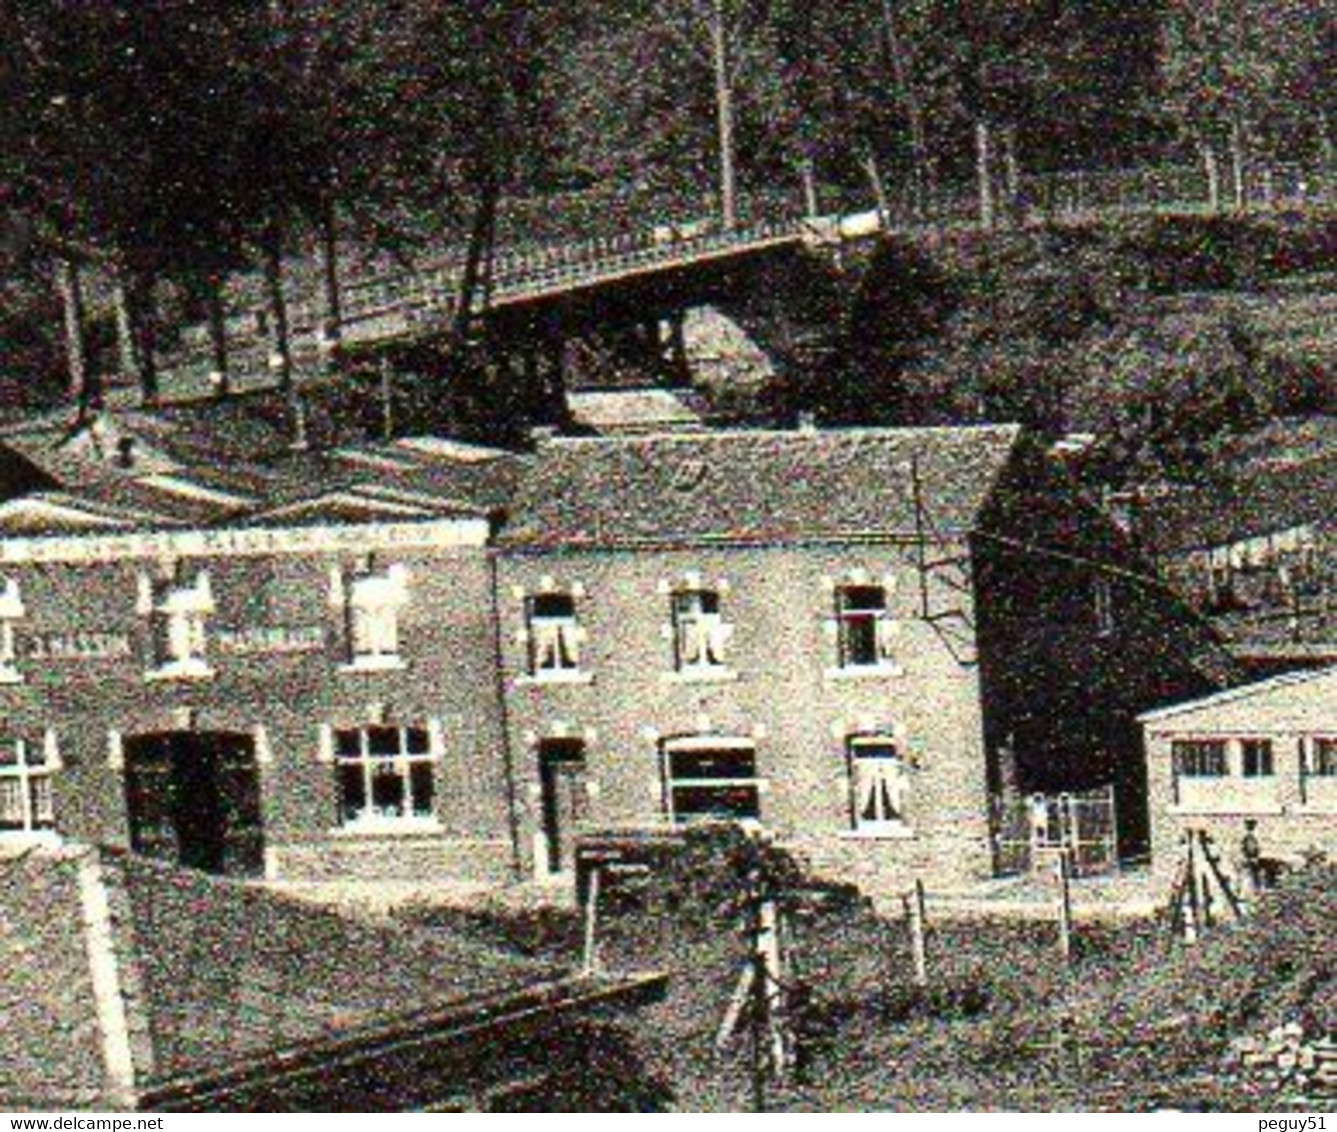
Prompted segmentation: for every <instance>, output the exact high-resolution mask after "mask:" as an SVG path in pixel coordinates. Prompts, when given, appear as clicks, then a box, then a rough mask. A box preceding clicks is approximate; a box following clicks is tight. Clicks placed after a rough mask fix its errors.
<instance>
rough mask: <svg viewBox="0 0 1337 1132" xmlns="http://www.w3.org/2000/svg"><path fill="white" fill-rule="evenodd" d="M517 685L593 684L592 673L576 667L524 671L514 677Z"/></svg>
mask: <svg viewBox="0 0 1337 1132" xmlns="http://www.w3.org/2000/svg"><path fill="white" fill-rule="evenodd" d="M515 683H516V685H517V686H518V687H521V688H526V687H530V686H537V687H542V686H544V685H550V684H593V683H594V673H593V672H586V671H583V670H581V669H578V668H573V669H568V670H564V671H559V672H544V673H541V674H535V673H531V672H526V673H525V674H523V675H521V676H517V677H516V678H515Z"/></svg>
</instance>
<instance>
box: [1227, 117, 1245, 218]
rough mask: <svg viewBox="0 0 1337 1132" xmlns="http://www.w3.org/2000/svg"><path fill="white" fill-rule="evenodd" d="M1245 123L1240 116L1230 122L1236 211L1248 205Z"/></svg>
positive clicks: (1232, 187) (1231, 163) (1232, 184)
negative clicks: (1245, 176) (1245, 180)
mask: <svg viewBox="0 0 1337 1132" xmlns="http://www.w3.org/2000/svg"><path fill="white" fill-rule="evenodd" d="M1244 149H1245V143H1244V125H1243V123H1241V122H1240V120H1239V119H1238V118H1236V119H1233V120H1232V121H1231V123H1230V184H1231V189H1232V191H1233V193H1234V200H1235V211H1237V212H1243V211H1244V209H1245V208H1246V207H1247V206H1248V203H1249V202H1248V192H1247V186H1246V185H1245V183H1244V173H1245V160H1246V158H1245V152H1244Z"/></svg>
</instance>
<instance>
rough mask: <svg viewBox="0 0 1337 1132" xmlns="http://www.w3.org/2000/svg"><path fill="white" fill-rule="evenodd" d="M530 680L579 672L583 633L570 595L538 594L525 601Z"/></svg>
mask: <svg viewBox="0 0 1337 1132" xmlns="http://www.w3.org/2000/svg"><path fill="white" fill-rule="evenodd" d="M525 621H526V629H527V630H528V639H529V672H530V675H531V676H535V677H539V678H542V677H544V676H548V677H557V676H561V675H563V674H566V673H575V672H579V671H580V646H581V643H582V642H583V640H584V632H583V630H582V629H581V627H580V623H579V621H578V619H577V616H576V599H575V597H574V595H572V594H570V593H543V594H535V595H534V596H532V597H530V598H527V599H526V601H525Z"/></svg>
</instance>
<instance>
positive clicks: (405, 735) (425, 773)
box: [335, 726, 435, 828]
mask: <svg viewBox="0 0 1337 1132" xmlns="http://www.w3.org/2000/svg"><path fill="white" fill-rule="evenodd" d="M335 756H336V761H337V765H338V774H339V818H340V821H341V823H342V824H343V825H344V826H346V827H352V828H357V827H366V826H382V825H384V826H394V825H395V824H397V823H398V824H402V823H406V822H413V821H415V820H416V821H426V820H430V819H431V817H432V813H433V810H432V797H433V791H434V788H435V780H434V763H435V759H434V758H433V755H432V745H431V739H430V736H429V735H428V731H427V728H425V727H388V726H377V727H358V728H351V729H348V730H343V731H336V732H335Z"/></svg>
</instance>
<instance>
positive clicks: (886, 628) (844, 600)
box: [836, 585, 891, 668]
mask: <svg viewBox="0 0 1337 1132" xmlns="http://www.w3.org/2000/svg"><path fill="white" fill-rule="evenodd" d="M836 625H837V642H838V647H839V663H840V667H841V668H868V667H875V666H877V665H881V664H885V663H887V662H888V661H889V660H890V658H891V618H890V617H889V616H888V612H887V591H886V587H884V586H878V585H847V586H841V587H839V588H838V589H837V590H836Z"/></svg>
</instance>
